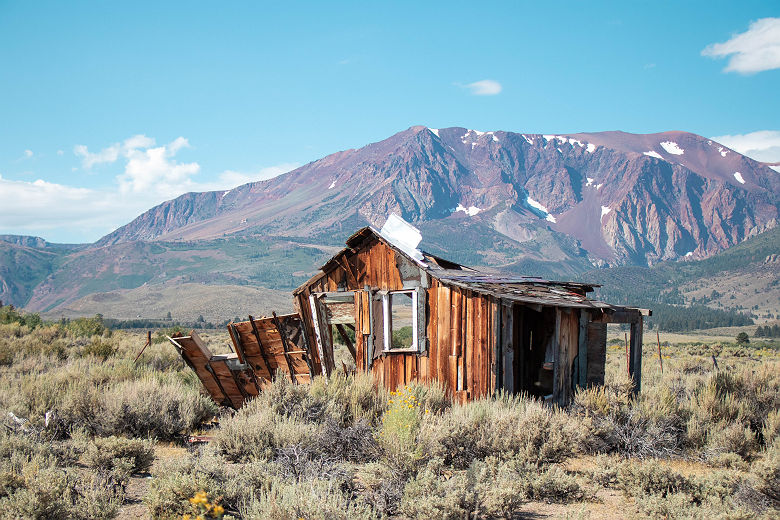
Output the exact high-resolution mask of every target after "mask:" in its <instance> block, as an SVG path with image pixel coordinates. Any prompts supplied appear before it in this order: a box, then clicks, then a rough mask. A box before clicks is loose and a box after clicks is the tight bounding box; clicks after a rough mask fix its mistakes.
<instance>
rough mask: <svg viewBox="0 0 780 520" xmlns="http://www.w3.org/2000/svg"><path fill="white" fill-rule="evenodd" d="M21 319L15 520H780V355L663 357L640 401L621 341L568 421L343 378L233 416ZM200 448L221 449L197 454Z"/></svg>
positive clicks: (1, 451)
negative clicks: (205, 516) (209, 514)
mask: <svg viewBox="0 0 780 520" xmlns="http://www.w3.org/2000/svg"><path fill="white" fill-rule="evenodd" d="M3 309H5V310H4V311H2V312H0V413H2V423H3V428H2V431H0V518H63V519H65V518H123V517H128V518H129V517H133V518H135V517H137V514H136V513H133V514H132V515H131V514H130V513H129V512H128V509H127V503H128V498H127V495H128V493H129V492H128V489H130V488H131V487H133V485H134V484H135V483H138V482H143V483H144V487H145V491H144V493H143V504H144V505H145V507H144V509H145V514H146V515H147V518H153V519H181V518H183V517H185V515H191V518H195V517H196V515H197V514H198V513H199V512H202V511H203V510H204V507H205V505H208V507H209V508H210V509H209V511H218V512H219V513H220V514H222V513H224V514H225V518H243V519H260V518H283V519H284V518H289V519H293V520H295V519H298V518H305V519H315V518H316V519H319V518H334V519H350V518H380V517H389V518H409V519H412V518H512V517H522V516H524V515H525V516H527V515H529V514H534V515H537V516H538V517H554V518H555V517H570V518H603V517H609V518H762V517H763V518H776V517H777V516H778V515H779V514H780V493H778V490H780V440H778V439H779V438H780V411H779V408H780V407H779V406H778V405H780V356H778V351H777V350H776V348H770V347H768V346H767V344H764V345H762V346H754V345H747V346H744V345H741V346H737V345H733V344H720V343H718V344H714V343H713V344H708V343H706V342H699V343H698V344H687V345H680V346H668V347H665V349H664V372H663V374H662V373H661V371H660V368H659V362H658V359H657V356H656V354H655V346H654V345H651V344H648V345H646V351H645V356H644V362H643V369H642V370H643V391H642V394H641V395H640V396H639V398H637V399H632V398H631V396H630V395H629V390H628V389H629V384H628V383H629V381H628V378H627V375H626V374H625V354H624V351H623V348H622V346H620V345H614V346H611V347H610V348H609V349H608V366H607V385H606V386H605V387H603V388H592V389H588V390H585V391H580V392H579V393H578V394H577V396H576V400H575V403H574V404H573V405H572V406H571V407H570V408H569V409H567V410H561V409H557V408H552V407H548V406H546V405H544V404H542V403H540V402H538V401H535V400H532V399H528V398H525V397H523V396H507V395H498V396H495V397H494V398H492V399H485V400H480V401H476V402H472V403H469V404H466V405H457V404H452V403H450V402H449V400H448V399H447V398H446V396H445V395H444V393H443V392H442V390H441V389H439V388H438V387H437V386H435V385H423V384H414V385H410V386H407V387H405V388H401V389H398V390H397V391H395V392H387V391H385V390H383V389H381V388H376V387H375V385H374V384H373V382H372V381H371V379H370V378H369V377H367V376H365V375H359V376H357V377H351V376H346V375H343V374H339V375H336V376H334V377H332V378H331V379H330V380H329V381H327V384H326V381H325V380H323V379H322V378H315V380H314V382H313V383H312V384H311V385H307V386H295V385H292V384H291V383H290V382H289V381H287V380H286V379H285V378H279V379H278V380H277V382H276V383H274V384H273V385H272V387H271V388H270V389H269V390H268V391H266V392H264V393H263V394H262V395H261V396H259V397H258V398H256V399H255V400H254V401H252V402H250V403H248V404H247V405H246V406H245V407H244V408H243V409H242V410H240V411H238V412H236V413H231V412H229V411H227V410H221V411H220V410H218V409H217V407H216V406H215V405H214V404H213V403H212V402H211V401H210V400H209V399H208V398H206V397H204V396H203V395H202V394H201V389H200V383H199V382H198V381H197V379H196V378H195V377H194V374H193V373H192V372H191V371H190V370H189V369H188V368H186V367H185V365H184V363H183V362H182V361H181V360H180V358H179V357H178V354H177V353H176V352H175V350H174V349H173V348H172V347H170V346H169V345H167V344H165V343H159V344H153V345H152V346H150V347H148V348H147V349H146V351H145V352H144V354H143V356H141V358H140V359H139V360H138V362H137V363H134V362H133V359H134V357H135V355H136V354H137V352H138V351H139V350H140V348H141V346H142V345H143V342H144V337H143V336H142V335H141V334H133V333H130V332H114V333H112V332H111V331H108V330H105V328H104V327H103V326H102V324H101V323H100V320H98V319H92V320H84V319H82V320H73V321H71V322H66V323H57V324H43V323H40V322H37V321H35V320H34V318H31V319H30V320H29V322H28V321H27V320H24V319H21V318H23V317H19V316H16V317H14V316H13V315H11V316H10V317H9V313H8V312H7V308H3ZM214 340H215V341H219V340H220V337H219V336H215V338H214ZM770 346H771V345H770ZM712 356H715V358H716V360H717V363H718V367H719V368H718V369H717V370H716V369H715V367H714V364H713V361H712ZM213 418H217V419H218V426H214V421H212V419H213ZM191 433H205V434H207V435H209V436H211V437H212V441H211V442H210V443H208V444H203V445H199V446H189V445H188V444H187V443H186V442H185V441H186V438H187V435H188V434H191ZM176 445H178V446H182V448H178V449H177V450H178V451H177V456H175V457H167V456H160V454H161V453H162V452H163V451H164V450H166V449H167V450H172V449H173V448H172V446H176ZM185 448H186V449H185ZM147 476H148V477H150V478H145V477H147ZM217 506H218V507H217ZM139 507H142V506H140V505H139Z"/></svg>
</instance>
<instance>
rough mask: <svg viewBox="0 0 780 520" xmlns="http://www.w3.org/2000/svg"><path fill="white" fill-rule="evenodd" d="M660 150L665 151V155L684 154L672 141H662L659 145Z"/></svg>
mask: <svg viewBox="0 0 780 520" xmlns="http://www.w3.org/2000/svg"><path fill="white" fill-rule="evenodd" d="M660 145H661V148H663V149H664V150H666V153H670V154H672V155H682V154H683V153H685V150H683V149H682V148H680V146H679V145H678V144H677V143H675V142H674V141H663V142H662V143H660Z"/></svg>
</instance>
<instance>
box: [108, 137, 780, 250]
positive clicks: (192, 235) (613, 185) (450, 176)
mask: <svg viewBox="0 0 780 520" xmlns="http://www.w3.org/2000/svg"><path fill="white" fill-rule="evenodd" d="M779 207H780V173H778V172H776V171H775V170H773V169H772V168H770V167H769V166H768V165H766V164H764V163H760V162H757V161H754V160H752V159H749V158H747V157H745V156H742V155H740V154H738V153H737V152H734V151H733V150H730V149H728V148H726V147H724V146H723V145H720V144H718V143H716V142H714V141H712V140H709V139H706V138H704V137H701V136H697V135H695V134H690V133H686V132H665V133H660V134H646V135H636V134H628V133H624V132H602V133H592V134H572V135H538V134H517V133H511V132H478V131H475V130H467V129H464V128H446V129H440V130H439V129H429V128H426V127H412V128H410V129H408V130H406V131H404V132H400V133H398V134H396V135H394V136H392V137H390V138H389V139H386V140H384V141H381V142H378V143H374V144H370V145H368V146H366V147H363V148H360V149H357V150H347V151H344V152H339V153H336V154H332V155H329V156H327V157H325V158H323V159H320V160H318V161H315V162H313V163H310V164H307V165H305V166H303V167H301V168H298V169H297V170H294V171H292V172H289V173H287V174H285V175H282V176H279V177H277V178H274V179H271V180H267V181H262V182H256V183H250V184H245V185H243V186H240V187H237V188H235V189H233V190H229V191H222V192H208V193H188V194H186V195H182V196H181V197H179V198H177V199H174V200H172V201H168V202H165V203H163V204H161V205H159V206H157V207H155V208H153V209H152V210H150V211H148V212H146V213H144V214H143V215H141V216H139V217H138V218H136V219H135V220H134V221H132V222H131V223H129V224H127V225H126V226H123V227H122V228H120V229H118V230H116V231H115V232H113V233H111V234H109V235H107V236H106V237H104V238H103V239H101V240H100V241H99V242H98V244H99V245H108V244H117V243H121V242H129V241H135V240H160V239H162V240H182V239H183V240H197V239H204V238H214V237H219V236H225V235H234V234H262V235H277V236H307V237H312V238H318V239H324V240H329V241H332V237H333V236H334V235H335V236H337V237H341V235H343V234H345V233H348V232H350V231H351V230H352V229H354V228H356V227H359V226H361V225H365V224H371V225H374V226H380V225H381V224H382V223H383V222H384V219H385V218H386V216H387V215H388V214H389V213H390V212H393V211H394V212H397V213H399V214H400V215H401V216H403V217H404V218H405V219H406V220H408V221H410V222H413V223H415V224H416V225H420V227H422V228H424V227H425V224H426V223H431V222H435V223H437V224H438V225H439V228H441V227H442V226H444V227H448V228H449V229H450V230H451V231H452V232H456V233H457V229H458V228H460V227H461V226H462V224H463V222H464V221H472V220H473V221H475V222H478V223H479V224H480V225H481V227H482V228H484V229H482V230H481V232H487V233H489V234H490V235H492V236H494V237H497V238H499V239H502V237H503V238H504V239H509V240H510V241H513V242H515V243H516V244H520V246H519V248H520V249H521V250H523V249H525V251H524V253H525V254H526V255H530V256H534V253H535V252H536V253H539V251H538V248H533V247H532V248H528V247H525V248H524V247H523V246H522V245H521V244H523V243H525V242H528V241H530V240H532V239H533V238H534V237H536V236H538V235H539V234H540V233H543V232H544V230H546V229H549V231H550V232H551V235H552V240H553V241H559V242H561V243H562V244H566V243H567V240H566V239H565V238H563V237H561V236H560V235H565V236H567V237H573V238H574V239H576V240H577V241H578V244H577V246H578V247H579V248H581V249H582V251H577V250H576V248H575V250H572V249H571V247H570V245H569V246H566V245H563V246H562V247H561V249H562V251H561V252H560V253H561V254H559V255H555V256H554V257H552V258H549V259H551V260H563V259H564V258H565V257H569V258H571V257H572V255H573V256H574V257H576V256H581V255H582V254H583V253H584V254H585V256H587V258H588V259H589V260H590V261H591V262H592V263H594V264H599V265H620V264H626V263H629V264H639V265H647V264H652V263H655V262H658V261H662V260H668V259H676V258H680V257H683V256H686V255H687V256H689V257H690V256H693V257H695V258H704V257H707V256H709V255H711V254H713V253H715V252H717V251H721V250H723V249H725V248H727V247H730V246H732V245H734V244H737V243H739V242H741V241H742V240H744V239H745V238H747V237H749V236H753V235H755V234H757V233H759V232H761V231H764V230H767V229H771V228H773V227H775V226H776V225H777V221H778V208H779ZM548 238H550V237H548ZM536 256H539V257H540V258H539V260H544V258H543V257H542V255H536Z"/></svg>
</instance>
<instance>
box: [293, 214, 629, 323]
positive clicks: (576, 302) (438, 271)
mask: <svg viewBox="0 0 780 520" xmlns="http://www.w3.org/2000/svg"><path fill="white" fill-rule="evenodd" d="M373 239H376V240H379V241H380V242H383V243H384V244H385V245H387V246H388V247H391V248H392V249H393V250H395V251H396V253H400V254H402V255H404V256H405V257H406V258H407V259H408V260H410V261H412V262H414V263H416V264H417V265H419V266H420V268H421V269H423V270H424V271H425V272H427V273H428V274H429V275H430V276H432V277H433V278H436V279H437V280H439V281H440V282H442V283H444V284H446V285H453V286H457V287H461V288H464V289H469V290H472V291H475V292H478V293H482V294H490V295H494V296H496V297H499V298H503V299H506V300H512V301H516V302H518V303H526V304H534V305H549V306H557V307H575V308H595V309H604V310H606V309H613V310H620V309H627V308H626V307H621V306H615V305H609V304H607V303H604V302H600V301H596V300H590V299H588V298H587V297H586V294H587V293H589V292H592V291H593V289H594V288H595V287H600V285H597V284H589V283H581V282H562V281H553V280H545V279H543V278H539V277H535V276H519V275H515V274H511V273H492V272H485V271H480V270H478V269H475V268H473V267H467V266H464V265H461V264H458V263H457V262H453V261H451V260H446V259H444V258H441V257H438V256H436V255H433V254H430V253H426V252H425V251H421V253H422V257H423V260H422V261H420V260H416V259H415V258H413V257H412V256H411V255H410V254H409V253H408V252H407V251H404V250H403V248H401V247H399V246H398V245H396V244H394V243H393V242H391V241H390V240H388V239H387V238H385V237H384V236H383V235H382V234H381V233H380V232H379V231H377V230H376V229H374V228H372V227H370V226H367V227H364V228H362V229H359V230H358V231H356V232H355V233H353V234H352V235H351V236H350V237H349V238H348V239H347V241H346V245H347V247H345V248H344V249H342V250H341V251H339V252H338V253H336V254H335V255H334V256H333V257H332V258H331V259H330V260H328V261H327V262H326V263H325V264H324V265H323V266H322V267H321V268H320V269H321V272H320V273H318V274H316V275H315V276H314V277H312V278H311V279H309V280H308V281H307V282H305V283H304V284H303V285H301V286H300V287H298V288H297V289H296V290H295V291H293V294H299V293H300V292H301V291H303V290H304V289H305V288H306V287H308V286H310V285H311V284H313V283H315V282H317V281H318V280H320V279H321V278H322V277H323V276H325V275H326V274H328V273H329V272H331V271H333V270H334V269H336V268H338V267H341V266H343V264H342V258H343V257H344V256H345V255H348V254H352V253H354V252H356V251H357V250H358V249H360V248H361V247H362V246H364V245H365V244H366V243H368V242H370V241H371V240H373Z"/></svg>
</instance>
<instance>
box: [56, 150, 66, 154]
mask: <svg viewBox="0 0 780 520" xmlns="http://www.w3.org/2000/svg"><path fill="white" fill-rule="evenodd" d="M64 153H65V152H63V151H62V150H57V155H63V154H64Z"/></svg>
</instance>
